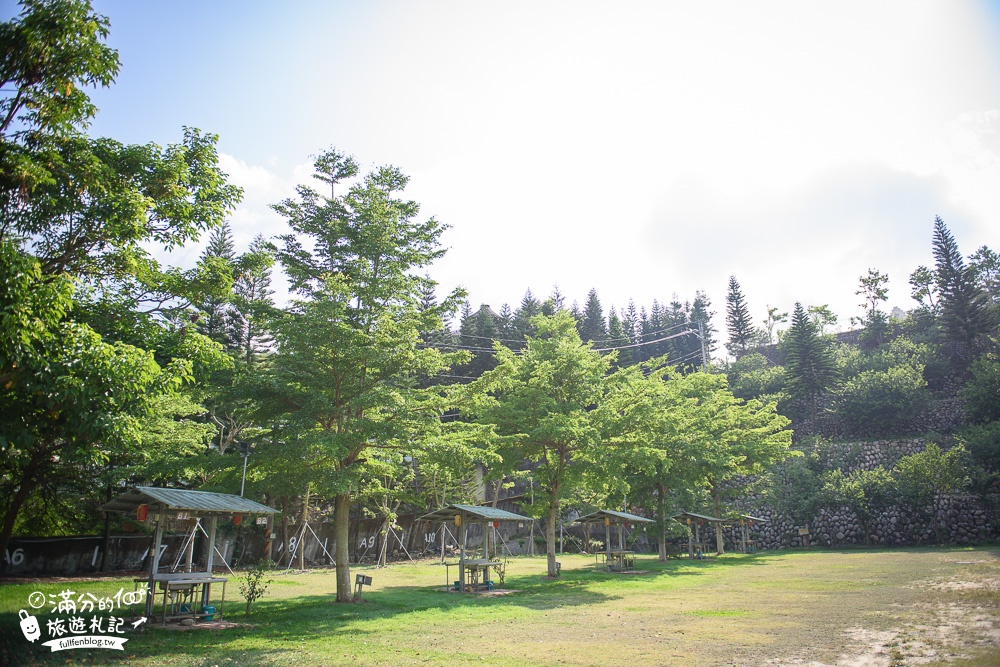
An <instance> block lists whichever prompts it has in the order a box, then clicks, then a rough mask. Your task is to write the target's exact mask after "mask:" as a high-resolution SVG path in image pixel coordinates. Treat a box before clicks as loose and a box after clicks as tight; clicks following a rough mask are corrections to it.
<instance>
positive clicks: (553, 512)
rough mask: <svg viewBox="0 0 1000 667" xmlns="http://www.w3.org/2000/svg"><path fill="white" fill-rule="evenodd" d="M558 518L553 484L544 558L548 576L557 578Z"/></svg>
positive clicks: (557, 493) (557, 496)
mask: <svg viewBox="0 0 1000 667" xmlns="http://www.w3.org/2000/svg"><path fill="white" fill-rule="evenodd" d="M558 517H559V483H558V482H555V483H553V485H552V488H551V490H550V491H549V512H548V516H547V517H546V518H545V557H546V560H547V561H548V575H549V576H550V577H558V576H559V572H558V570H557V569H556V519H557V518H558Z"/></svg>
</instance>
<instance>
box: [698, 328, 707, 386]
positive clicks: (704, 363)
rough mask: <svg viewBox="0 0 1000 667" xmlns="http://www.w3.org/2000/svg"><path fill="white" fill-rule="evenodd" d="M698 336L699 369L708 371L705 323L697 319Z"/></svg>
mask: <svg viewBox="0 0 1000 667" xmlns="http://www.w3.org/2000/svg"><path fill="white" fill-rule="evenodd" d="M698 338H699V339H700V340H701V370H702V371H703V372H705V373H707V372H708V354H707V353H706V352H705V323H704V322H703V321H701V320H698Z"/></svg>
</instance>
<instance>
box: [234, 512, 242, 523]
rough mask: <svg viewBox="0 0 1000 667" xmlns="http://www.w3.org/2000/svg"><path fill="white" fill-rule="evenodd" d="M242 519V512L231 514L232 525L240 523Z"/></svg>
mask: <svg viewBox="0 0 1000 667" xmlns="http://www.w3.org/2000/svg"><path fill="white" fill-rule="evenodd" d="M242 521H243V515H242V514H234V515H233V525H234V526H238V525H240V523H242Z"/></svg>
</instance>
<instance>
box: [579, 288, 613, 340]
mask: <svg viewBox="0 0 1000 667" xmlns="http://www.w3.org/2000/svg"><path fill="white" fill-rule="evenodd" d="M607 337H608V330H607V327H606V326H605V324H604V310H603V309H602V308H601V300H600V299H599V298H597V290H596V289H593V288H592V289H591V290H590V291H589V292H587V305H586V306H584V308H583V321H582V322H580V338H581V340H583V341H584V342H585V343H586V342H590V341H601V342H603V341H604V340H605V339H607Z"/></svg>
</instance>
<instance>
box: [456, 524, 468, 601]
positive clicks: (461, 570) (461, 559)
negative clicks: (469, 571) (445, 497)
mask: <svg viewBox="0 0 1000 667" xmlns="http://www.w3.org/2000/svg"><path fill="white" fill-rule="evenodd" d="M459 516H461V517H462V535H461V537H459V540H460V542H459V545H458V590H459V592H462V593H464V592H465V545H466V543H467V542H468V539H469V523H468V522H467V521H466V520H465V514H464V512H463V513H462V514H460V515H459Z"/></svg>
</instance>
